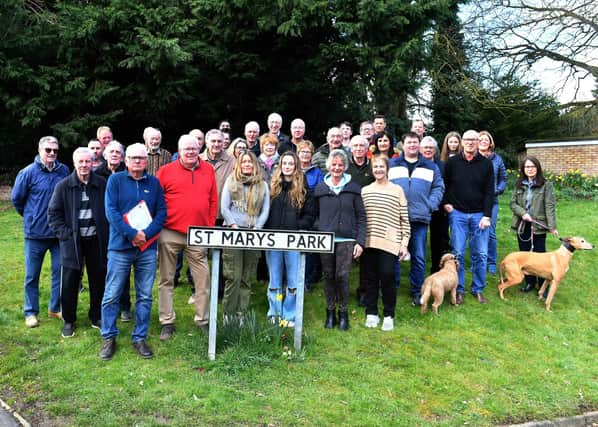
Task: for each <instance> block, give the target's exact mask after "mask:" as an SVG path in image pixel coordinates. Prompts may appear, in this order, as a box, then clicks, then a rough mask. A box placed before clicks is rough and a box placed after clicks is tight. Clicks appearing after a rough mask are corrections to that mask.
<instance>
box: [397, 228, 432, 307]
mask: <svg viewBox="0 0 598 427" xmlns="http://www.w3.org/2000/svg"><path fill="white" fill-rule="evenodd" d="M427 239H428V224H424V223H423V222H412V223H411V237H410V239H409V246H408V249H409V254H410V255H411V269H410V270H409V283H411V295H412V296H417V295H420V293H421V288H422V285H423V283H424V276H425V274H426V240H427ZM400 281H401V261H399V260H397V263H396V265H395V282H396V285H397V288H398V287H399V282H400Z"/></svg>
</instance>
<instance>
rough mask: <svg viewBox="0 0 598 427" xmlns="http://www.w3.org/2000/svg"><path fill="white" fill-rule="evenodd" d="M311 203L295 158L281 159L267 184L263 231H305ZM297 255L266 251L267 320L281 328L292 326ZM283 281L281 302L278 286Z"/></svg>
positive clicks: (311, 213) (311, 216)
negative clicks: (265, 218) (265, 220)
mask: <svg viewBox="0 0 598 427" xmlns="http://www.w3.org/2000/svg"><path fill="white" fill-rule="evenodd" d="M314 218H315V213H314V202H313V198H312V196H311V193H310V192H309V191H308V190H307V185H306V183H305V177H304V175H303V172H302V171H301V169H300V165H299V157H297V155H296V154H295V153H293V152H291V151H287V152H286V153H284V154H283V155H282V156H280V160H279V163H278V167H277V168H276V169H275V171H274V174H273V176H272V181H271V183H270V214H269V216H268V221H267V222H266V226H265V228H268V229H274V230H309V229H310V228H311V226H312V224H313V222H314ZM300 256H301V255H300V253H299V252H295V251H266V260H267V262H268V270H269V272H270V281H269V284H268V304H269V307H268V319H269V320H270V322H272V323H277V322H279V321H280V325H281V326H283V327H288V328H292V327H294V326H295V305H296V299H297V286H298V285H299V284H298V283H297V277H298V275H299V259H300ZM283 278H286V284H287V286H286V294H285V296H284V298H283V295H282V283H283Z"/></svg>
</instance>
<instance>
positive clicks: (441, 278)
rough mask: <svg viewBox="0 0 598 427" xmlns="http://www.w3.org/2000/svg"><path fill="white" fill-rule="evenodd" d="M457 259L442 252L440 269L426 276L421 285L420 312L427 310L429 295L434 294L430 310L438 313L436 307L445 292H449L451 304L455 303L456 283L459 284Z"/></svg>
mask: <svg viewBox="0 0 598 427" xmlns="http://www.w3.org/2000/svg"><path fill="white" fill-rule="evenodd" d="M458 269H459V261H457V258H456V257H455V255H453V254H444V255H443V256H442V258H440V271H437V272H436V273H434V274H432V275H431V276H428V278H427V279H426V280H425V281H424V284H423V286H422V296H421V298H420V300H419V302H420V303H421V305H422V308H421V312H422V314H425V313H426V312H427V311H428V300H429V299H430V295H433V296H434V303H433V304H432V310H434V313H436V314H438V307H440V304H442V301H444V294H445V292H449V291H450V292H451V304H453V305H456V304H457V285H458V284H459V276H458V275H457V270H458Z"/></svg>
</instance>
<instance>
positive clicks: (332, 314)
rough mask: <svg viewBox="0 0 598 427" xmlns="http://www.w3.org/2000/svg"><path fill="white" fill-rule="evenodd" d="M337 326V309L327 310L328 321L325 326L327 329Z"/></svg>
mask: <svg viewBox="0 0 598 427" xmlns="http://www.w3.org/2000/svg"><path fill="white" fill-rule="evenodd" d="M335 326H336V310H326V323H324V327H325V328H326V329H332V328H334V327H335Z"/></svg>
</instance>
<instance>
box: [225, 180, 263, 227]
mask: <svg viewBox="0 0 598 427" xmlns="http://www.w3.org/2000/svg"><path fill="white" fill-rule="evenodd" d="M230 178H231V179H230V180H229V186H228V189H229V191H230V195H231V200H232V202H233V205H234V206H235V207H236V208H237V209H239V210H240V211H241V212H245V213H247V216H248V217H249V218H248V221H247V223H248V225H249V226H255V222H256V220H257V217H258V216H259V215H260V212H261V211H262V207H263V205H264V199H265V197H266V189H265V187H266V186H265V185H264V180H263V178H262V177H261V175H250V176H246V175H241V178H240V179H239V180H237V179H236V178H235V176H234V174H232V175H231V176H230Z"/></svg>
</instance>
